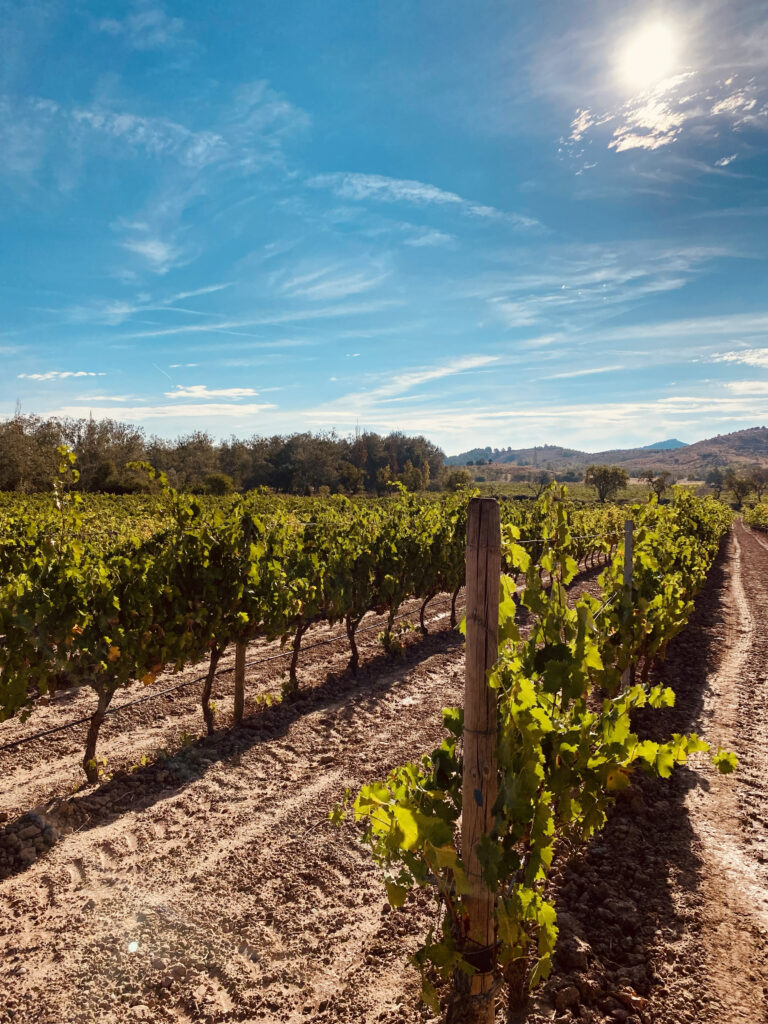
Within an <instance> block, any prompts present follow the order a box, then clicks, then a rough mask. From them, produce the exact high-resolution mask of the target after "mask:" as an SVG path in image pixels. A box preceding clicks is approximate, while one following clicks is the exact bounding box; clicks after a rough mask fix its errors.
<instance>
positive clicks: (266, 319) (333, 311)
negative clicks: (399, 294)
mask: <svg viewBox="0 0 768 1024" xmlns="http://www.w3.org/2000/svg"><path fill="white" fill-rule="evenodd" d="M399 304H400V303H399V302H398V301H396V300H394V299H382V300H380V301H375V302H367V303H357V304H354V303H350V304H349V305H343V304H342V305H336V306H320V307H318V308H316V309H304V310H292V311H291V312H290V313H276V314H274V315H273V316H262V317H258V318H257V319H252V320H225V321H222V322H221V323H217V324H184V325H182V326H180V327H165V328H160V329H159V330H156V331H137V332H136V333H133V334H126V335H124V337H127V338H160V337H165V336H167V335H173V334H207V333H211V334H216V333H220V334H226V333H228V332H230V331H231V332H233V333H237V332H239V331H242V329H243V328H246V327H261V326H265V325H270V324H287V323H294V322H299V321H302V320H324V319H333V318H335V317H345V316H358V315H363V314H366V313H379V312H381V310H383V309H388V308H390V307H392V306H396V305H399ZM264 344H265V345H267V344H269V345H271V344H273V343H272V342H264ZM274 344H277V345H279V344H281V343H280V342H275V343H274ZM286 344H293V345H296V344H298V342H296V341H290V342H287V343H286Z"/></svg>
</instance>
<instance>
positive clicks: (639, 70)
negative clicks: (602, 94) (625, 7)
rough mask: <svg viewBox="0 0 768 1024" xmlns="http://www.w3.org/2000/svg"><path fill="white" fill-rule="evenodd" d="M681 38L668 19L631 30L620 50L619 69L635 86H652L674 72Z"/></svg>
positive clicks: (624, 79) (625, 78)
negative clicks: (678, 37) (679, 38)
mask: <svg viewBox="0 0 768 1024" xmlns="http://www.w3.org/2000/svg"><path fill="white" fill-rule="evenodd" d="M677 54H678V39H677V36H676V34H675V31H674V29H673V27H672V26H671V25H670V24H669V23H668V22H665V21H654V22H651V23H650V24H648V25H644V26H643V27H642V28H640V29H637V30H636V31H635V32H633V33H631V34H630V35H629V36H627V38H626V39H625V40H624V45H623V46H622V48H621V50H620V51H619V59H618V70H619V74H620V76H621V78H622V80H623V81H624V83H625V84H626V85H628V86H630V87H631V88H633V89H649V88H650V87H651V86H654V85H656V84H657V83H658V82H660V81H661V80H662V79H664V78H666V77H667V76H668V75H670V74H671V73H672V72H673V71H674V69H675V66H676V64H677Z"/></svg>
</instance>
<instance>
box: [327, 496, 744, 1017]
mask: <svg viewBox="0 0 768 1024" xmlns="http://www.w3.org/2000/svg"><path fill="white" fill-rule="evenodd" d="M553 497H554V496H553V495H552V494H550V495H548V497H547V499H546V500H547V503H548V505H549V517H550V523H551V529H550V535H549V540H548V543H547V546H546V550H545V551H544V552H543V554H542V555H541V558H540V560H539V565H538V566H537V565H536V564H535V563H534V561H533V560H532V559H531V558H530V556H529V553H528V551H527V550H526V546H525V545H523V544H521V543H520V540H521V538H520V535H519V534H520V531H519V530H518V528H517V527H515V526H514V525H508V526H506V527H503V528H502V535H503V547H504V549H505V554H506V560H507V564H508V565H511V566H513V567H514V568H516V569H517V570H518V571H519V572H520V573H522V574H524V576H525V585H524V588H523V590H522V592H521V593H519V594H518V595H517V598H516V600H515V599H513V598H514V593H513V590H514V588H513V583H512V580H511V579H510V578H509V577H502V600H501V605H500V622H499V640H500V647H499V657H498V662H497V664H496V666H495V668H494V669H493V670H492V671H491V674H490V678H489V685H490V686H491V687H493V688H495V689H496V690H497V691H498V693H497V696H498V745H497V753H496V757H497V766H498V771H497V775H498V777H497V783H498V790H497V792H498V797H497V799H496V801H495V804H494V807H493V827H492V828H491V830H490V832H489V833H488V834H486V835H484V836H483V837H482V839H481V841H480V843H479V844H478V845H477V846H476V847H474V850H475V854H476V856H477V857H478V859H479V860H480V863H481V865H482V885H484V886H486V887H487V889H488V890H489V892H490V894H491V903H492V906H493V910H494V916H495V932H496V943H495V944H494V945H492V946H491V947H489V948H484V949H477V948H476V947H475V945H474V944H473V943H472V941H471V940H470V939H469V937H468V928H469V921H470V909H469V904H468V903H467V898H468V896H469V893H470V889H469V884H468V877H467V871H466V862H465V860H462V851H461V850H460V848H459V847H458V845H457V835H458V823H459V819H460V816H461V809H462V778H463V761H462V749H463V748H462V733H463V710H462V709H461V708H449V709H446V710H445V711H444V713H443V721H444V726H445V739H444V741H443V743H442V744H441V745H440V747H439V748H438V749H437V750H435V751H434V752H433V753H432V754H431V755H428V756H425V757H423V758H422V760H421V761H420V762H419V763H416V764H408V765H404V766H402V767H399V768H396V769H394V770H393V771H392V772H391V773H390V775H389V776H388V777H387V779H386V780H384V781H382V782H376V783H373V784H371V785H368V786H365V787H363V788H362V789H361V790H360V792H359V793H358V794H357V796H356V798H355V799H354V800H352V798H351V796H350V797H349V798H348V799H347V801H346V802H345V803H344V804H341V805H339V806H338V807H337V808H336V809H335V811H334V812H333V814H332V819H333V820H334V821H337V822H340V821H343V820H345V819H346V818H347V817H348V816H350V817H351V818H352V819H353V820H354V821H356V822H358V823H359V824H360V825H361V826H362V833H361V838H362V840H363V841H364V842H365V843H366V844H367V845H368V846H369V847H370V848H371V851H372V854H373V856H374V858H375V860H376V861H377V862H378V864H379V865H380V866H381V868H382V869H383V871H384V874H385V881H386V887H387V894H388V898H389V901H390V903H391V904H392V905H393V906H399V905H401V904H402V903H403V902H404V901H405V899H406V898H407V897H408V894H409V893H410V892H411V890H412V889H414V888H416V887H425V888H427V889H429V890H431V891H432V892H433V893H434V895H435V897H436V898H437V900H438V902H439V904H440V906H441V907H442V911H443V913H442V915H441V925H440V927H439V928H438V929H437V930H436V931H435V932H430V934H429V935H428V937H427V939H426V941H425V942H424V943H423V945H422V946H421V947H420V949H419V950H418V951H417V953H416V955H415V962H416V964H417V966H418V967H419V968H420V969H421V971H422V979H423V996H424V998H425V1000H426V1001H427V1002H428V1003H430V1004H431V1005H432V1007H433V1009H434V1010H435V1011H436V1010H437V1008H438V1006H437V991H436V989H435V982H436V980H437V979H439V978H443V979H446V980H447V979H452V989H451V993H450V1002H449V1006H450V1011H449V1020H451V1019H453V1020H456V1021H459V1020H462V1021H479V1020H483V1021H484V1020H489V1019H491V1016H492V1014H491V1012H489V1007H487V1006H482V1005H480V1003H479V1002H478V1000H480V1002H482V1000H483V999H486V996H478V995H471V994H470V990H471V984H470V983H469V982H468V980H467V979H469V978H471V977H472V975H474V974H475V973H476V972H477V971H481V973H483V974H484V975H487V974H488V973H489V972H493V970H494V965H496V966H495V970H496V972H497V983H500V982H502V981H505V982H506V983H507V985H508V987H509V995H510V1003H511V1005H520V1004H521V1003H522V1002H523V1001H524V999H525V997H526V993H527V992H528V990H529V989H530V988H531V987H532V986H534V985H536V984H537V983H538V982H539V981H540V980H541V979H543V978H545V977H546V976H547V975H548V973H549V971H550V969H551V964H552V954H553V951H554V947H555V942H556V938H557V924H556V912H555V907H554V904H553V900H552V894H551V890H550V884H549V876H550V871H551V867H552V864H553V861H554V859H555V857H558V856H559V857H562V856H565V855H566V853H567V851H569V850H572V849H573V848H574V847H575V846H577V845H578V844H579V843H582V842H584V841H586V840H587V839H589V837H590V836H592V835H593V834H594V833H595V832H597V831H598V830H600V829H601V828H602V827H603V826H604V824H605V822H606V813H607V810H608V808H609V806H610V804H611V803H612V801H613V799H614V798H615V795H616V793H617V792H618V791H619V790H621V789H623V788H625V787H627V786H628V785H630V782H631V778H632V774H633V772H634V771H636V770H637V769H641V770H644V771H647V772H650V773H653V774H655V775H658V776H660V777H662V778H666V777H668V776H669V775H670V774H671V771H672V769H673V767H674V766H675V765H676V764H680V763H682V762H684V761H685V760H686V759H687V757H688V755H689V754H691V753H693V752H695V751H705V750H708V749H709V746H708V744H707V743H705V742H704V741H702V740H701V739H699V737H698V736H696V735H695V734H694V735H679V734H674V735H672V736H671V737H670V738H669V739H668V740H667V741H666V742H662V743H656V742H652V741H650V740H642V739H640V737H638V735H637V734H636V733H635V732H633V729H632V715H633V713H634V711H635V709H637V708H640V707H643V706H649V707H652V708H662V707H668V706H670V705H671V704H672V703H673V702H674V692H673V690H672V689H671V688H670V687H667V686H664V685H652V684H651V682H650V681H649V678H648V673H647V669H646V671H644V672H643V673H642V674H640V675H639V677H636V676H635V673H634V671H633V669H634V666H636V665H637V664H638V663H642V664H644V665H645V666H648V665H649V664H650V662H651V661H652V660H653V659H654V658H657V659H658V658H661V657H663V654H664V650H665V648H666V645H667V644H668V643H669V641H670V639H671V638H672V637H673V636H675V635H676V634H677V633H678V632H679V631H680V630H681V629H682V628H683V626H684V624H685V622H686V621H687V619H688V616H689V614H690V612H691V610H692V607H693V598H694V596H695V594H696V592H697V591H698V590H699V589H700V587H701V586H702V584H703V582H704V580H705V578H706V575H707V572H708V571H709V568H710V566H711V564H712V561H713V559H714V557H715V555H716V553H717V550H718V547H719V543H720V540H721V538H722V536H723V534H724V533H725V531H726V530H727V528H728V526H729V523H730V512H729V510H727V509H725V508H724V506H722V505H721V504H719V503H718V502H715V501H713V500H711V499H705V500H698V499H696V498H693V497H692V496H690V495H687V494H678V495H677V496H676V498H675V501H674V502H673V504H671V505H669V506H665V507H661V506H659V505H657V504H655V503H653V504H649V505H646V506H636V507H634V508H633V509H632V510H631V514H632V519H633V521H634V541H635V544H634V559H633V569H634V573H633V583H632V589H631V591H629V590H628V588H627V587H625V585H624V577H623V572H624V566H623V558H622V555H621V552H619V553H618V556H617V557H616V558H614V560H613V561H612V562H611V563H610V564H609V565H608V566H607V568H606V569H605V570H604V572H603V573H602V575H601V578H600V583H601V587H602V595H601V596H599V597H597V598H596V597H592V596H584V597H581V598H579V599H578V600H577V601H576V602H575V603H573V604H569V603H568V601H567V600H566V588H567V586H568V584H569V583H570V582H571V580H572V579H573V576H574V574H575V572H576V569H577V566H576V562H575V560H574V558H573V540H572V535H571V529H570V525H569V522H568V517H567V515H566V514H565V511H564V509H563V508H562V507H561V506H558V505H557V504H556V503H554V500H553ZM541 568H543V569H544V570H545V571H546V572H547V573H548V574H549V576H550V578H551V581H552V582H551V586H550V587H548V588H545V586H544V585H543V583H542V581H541V578H540V569H541ZM518 603H519V604H522V605H523V606H524V607H525V608H526V609H527V610H528V611H529V613H530V614H531V615H532V616H533V619H534V626H533V629H532V631H531V633H530V635H529V636H527V637H523V636H522V635H521V634H520V632H519V630H518V627H517V624H516V621H515V611H516V607H517V604H518ZM628 669H629V670H630V679H631V681H630V683H629V685H623V684H622V678H623V677H624V678H626V675H625V673H626V672H627V670H628ZM714 762H715V764H716V766H717V767H718V768H719V770H720V771H722V772H726V773H727V772H729V771H732V770H733V769H734V768H735V767H736V759H735V757H734V755H732V754H729V753H727V752H725V751H721V750H718V751H717V753H716V754H715V756H714ZM492 791H496V790H494V789H492ZM480 991H481V992H486V993H487V992H489V991H490V992H492V991H493V987H491V988H487V987H485V988H480Z"/></svg>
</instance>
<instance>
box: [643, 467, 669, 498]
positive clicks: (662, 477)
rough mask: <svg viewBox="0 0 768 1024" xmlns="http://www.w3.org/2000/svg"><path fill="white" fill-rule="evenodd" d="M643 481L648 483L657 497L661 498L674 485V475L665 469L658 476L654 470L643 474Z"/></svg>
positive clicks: (648, 470)
mask: <svg viewBox="0 0 768 1024" xmlns="http://www.w3.org/2000/svg"><path fill="white" fill-rule="evenodd" d="M643 479H644V480H647V481H648V484H649V486H650V488H651V490H652V491H653V493H654V494H655V495H656V497H657V498H661V496H662V494H663V493H664V491H666V490H667V488H668V487H669V485H670V484H671V483H672V474H671V473H670V472H669V470H667V469H663V470H662V471H661V472H660V473H658V474H656V473H655V472H654V471H653V470H652V469H647V470H646V471H645V473H643Z"/></svg>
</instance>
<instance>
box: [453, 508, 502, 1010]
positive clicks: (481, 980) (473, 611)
mask: <svg viewBox="0 0 768 1024" xmlns="http://www.w3.org/2000/svg"><path fill="white" fill-rule="evenodd" d="M500 575H501V531H500V525H499V506H498V502H496V501H495V500H494V499H493V498H473V499H472V501H471V502H470V504H469V515H468V519H467V589H466V601H467V651H466V681H465V689H464V779H463V784H462V808H463V810H462V820H461V856H462V860H463V862H464V867H465V869H466V872H467V876H468V879H469V886H470V893H469V895H468V896H466V897H465V900H464V906H465V908H466V912H467V918H468V928H467V935H466V940H467V941H466V945H465V949H466V953H467V954H468V959H469V960H470V962H472V963H473V966H475V967H476V968H477V970H476V973H475V974H474V975H473V976H472V978H471V981H470V992H469V996H470V997H474V998H470V999H469V1000H466V1001H465V1006H466V1009H465V1012H464V1014H463V1019H464V1020H466V1021H472V1022H473V1024H490V1022H492V1021H493V1018H494V1000H493V992H492V990H493V983H494V968H495V964H496V921H495V917H494V898H493V894H492V893H491V891H490V890H489V889H488V887H487V886H486V884H485V883H484V882H483V879H482V877H481V868H480V863H479V861H478V858H477V854H476V850H475V848H476V846H477V843H478V842H479V841H480V839H481V837H482V836H483V835H485V834H486V833H488V832H489V831H490V829H491V826H492V825H493V805H494V803H495V802H496V795H497V791H498V778H497V773H498V769H497V764H496V733H497V717H496V716H497V710H496V691H495V690H492V689H491V688H490V687H489V686H488V672H489V670H490V669H491V668H492V667H493V666H494V665H495V664H496V661H497V660H498V656H499V578H500ZM478 997H479V998H478Z"/></svg>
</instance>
